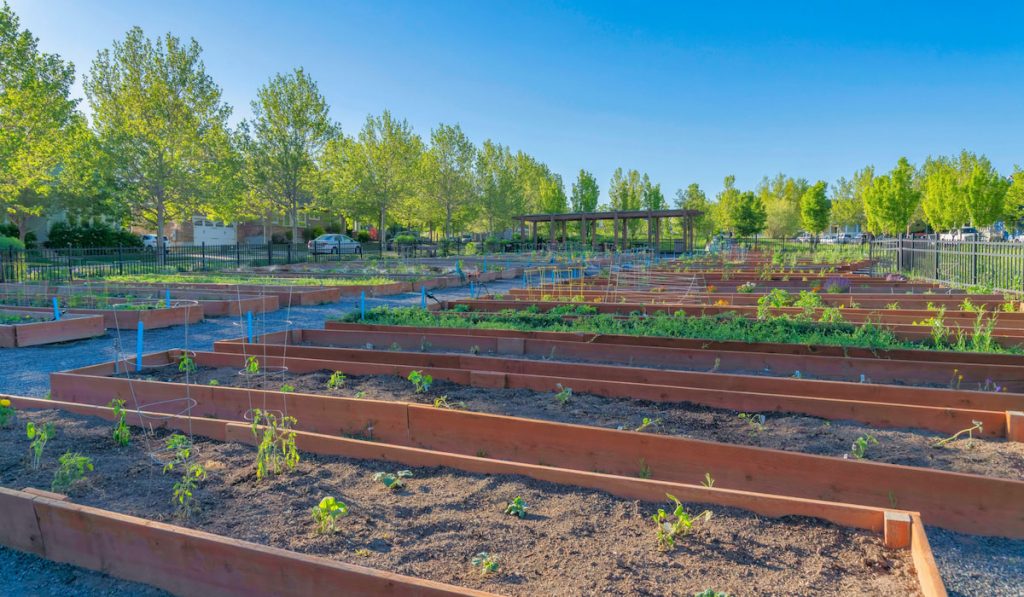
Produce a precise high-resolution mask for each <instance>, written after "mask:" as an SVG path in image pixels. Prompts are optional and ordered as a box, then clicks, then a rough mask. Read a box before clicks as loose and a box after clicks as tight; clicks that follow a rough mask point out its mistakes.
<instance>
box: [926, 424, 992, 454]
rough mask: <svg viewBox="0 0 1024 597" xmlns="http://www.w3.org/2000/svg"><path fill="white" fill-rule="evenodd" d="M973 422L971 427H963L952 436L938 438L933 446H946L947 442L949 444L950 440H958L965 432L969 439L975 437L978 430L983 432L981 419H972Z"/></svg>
mask: <svg viewBox="0 0 1024 597" xmlns="http://www.w3.org/2000/svg"><path fill="white" fill-rule="evenodd" d="M971 423H972V425H971V426H970V427H968V428H967V429H961V430H960V431H957V432H956V433H954V434H953V435H951V436H949V437H947V438H943V439H939V440H937V441H936V442H935V443H933V444H932V447H933V448H941V447H942V446H945V445H946V444H948V443H950V442H954V441H956V440H957V438H959V437H960V436H961V435H963V434H965V433H966V434H967V438H968V439H974V432H975V431H977V432H978V433H981V432H982V426H981V421H975V420H972V421H971Z"/></svg>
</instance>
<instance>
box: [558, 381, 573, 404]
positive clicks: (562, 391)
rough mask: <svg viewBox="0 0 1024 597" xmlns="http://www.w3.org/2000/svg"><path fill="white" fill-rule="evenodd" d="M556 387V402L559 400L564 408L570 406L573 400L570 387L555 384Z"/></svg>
mask: <svg viewBox="0 0 1024 597" xmlns="http://www.w3.org/2000/svg"><path fill="white" fill-rule="evenodd" d="M555 387H556V388H558V392H557V393H556V394H555V400H557V401H558V403H559V404H561V405H562V406H565V405H566V404H569V400H571V399H572V388H570V387H569V386H563V385H562V384H555Z"/></svg>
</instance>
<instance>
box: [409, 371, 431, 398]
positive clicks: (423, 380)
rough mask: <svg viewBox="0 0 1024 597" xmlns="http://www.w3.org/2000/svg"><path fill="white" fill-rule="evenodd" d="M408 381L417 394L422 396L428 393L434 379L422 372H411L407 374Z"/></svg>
mask: <svg viewBox="0 0 1024 597" xmlns="http://www.w3.org/2000/svg"><path fill="white" fill-rule="evenodd" d="M408 379H409V381H410V382H412V385H413V387H414V388H416V393H417V394H423V393H425V392H427V391H429V390H430V386H432V385H434V378H433V377H431V376H430V375H429V374H425V373H423V372H422V371H413V372H412V373H410V374H409V378H408Z"/></svg>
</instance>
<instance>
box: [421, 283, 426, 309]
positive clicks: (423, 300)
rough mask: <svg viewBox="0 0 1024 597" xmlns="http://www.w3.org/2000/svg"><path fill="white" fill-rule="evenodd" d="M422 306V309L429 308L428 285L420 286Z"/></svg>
mask: <svg viewBox="0 0 1024 597" xmlns="http://www.w3.org/2000/svg"><path fill="white" fill-rule="evenodd" d="M420 308H421V309H426V308H427V287H426V286H420Z"/></svg>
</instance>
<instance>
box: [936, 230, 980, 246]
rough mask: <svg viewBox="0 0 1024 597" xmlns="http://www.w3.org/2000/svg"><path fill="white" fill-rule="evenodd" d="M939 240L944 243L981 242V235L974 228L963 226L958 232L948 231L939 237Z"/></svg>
mask: <svg viewBox="0 0 1024 597" xmlns="http://www.w3.org/2000/svg"><path fill="white" fill-rule="evenodd" d="M939 240H941V241H946V242H965V241H968V242H970V241H978V240H981V233H979V232H978V229H977V228H975V227H974V226H964V227H962V228H960V229H959V230H950V231H949V232H943V233H942V234H940V235H939Z"/></svg>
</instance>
